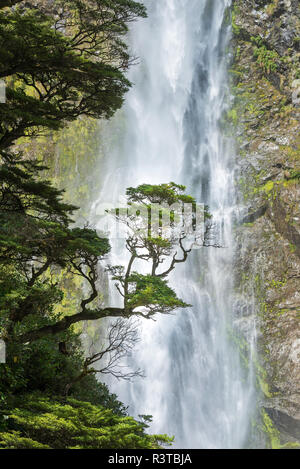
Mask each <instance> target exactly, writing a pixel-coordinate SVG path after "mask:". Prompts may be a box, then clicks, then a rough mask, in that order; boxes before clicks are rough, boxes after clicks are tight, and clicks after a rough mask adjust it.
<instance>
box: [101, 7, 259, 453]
mask: <svg viewBox="0 0 300 469" xmlns="http://www.w3.org/2000/svg"><path fill="white" fill-rule="evenodd" d="M144 3H145V4H146V6H147V7H148V18H147V19H145V20H142V21H139V22H138V23H137V24H136V25H134V27H132V28H131V32H130V44H131V48H132V51H133V53H134V54H135V55H136V56H137V57H138V58H139V63H138V65H136V66H134V67H133V68H132V69H131V72H130V79H131V81H132V82H133V87H132V89H131V91H130V92H129V93H128V95H127V99H126V103H125V106H124V108H123V110H122V111H121V112H120V113H119V114H118V115H117V116H116V117H115V118H114V119H113V120H112V121H111V123H110V124H109V126H108V128H109V132H111V133H115V138H114V140H112V139H111V138H110V148H109V151H108V152H107V158H106V166H105V177H104V180H103V184H102V191H101V194H100V196H99V199H98V200H97V201H96V202H95V204H94V210H95V207H96V206H97V203H98V202H101V201H107V200H108V197H110V199H111V200H116V198H117V197H118V195H119V194H124V192H125V188H126V187H127V186H137V185H138V184H141V183H150V184H151V183H152V184H156V183H162V182H170V181H174V182H176V183H179V184H184V185H186V186H187V192H188V193H190V194H191V195H193V196H195V197H196V198H197V201H198V202H199V203H205V204H208V205H209V207H210V210H211V212H212V213H213V215H214V219H215V221H216V223H217V225H218V228H219V230H218V231H219V233H220V239H221V243H222V245H223V246H224V247H223V248H222V249H216V248H203V249H200V250H196V251H193V252H192V254H191V256H190V258H189V260H188V262H186V263H185V264H184V265H183V264H182V265H179V266H178V268H177V269H176V272H175V273H174V274H173V275H172V277H171V279H170V283H171V285H172V287H174V288H175V289H176V292H177V293H178V295H179V296H180V297H181V298H183V299H184V300H185V301H187V302H188V303H190V304H192V305H193V306H192V307H191V308H189V309H185V310H182V311H180V310H179V311H177V312H176V314H175V315H172V316H166V317H165V316H164V317H162V316H161V317H157V320H156V322H153V321H146V320H145V321H142V322H141V326H140V335H141V341H140V343H139V345H138V346H137V348H136V349H135V351H134V354H133V355H132V357H129V359H128V364H129V366H132V367H133V368H135V367H138V368H139V367H140V368H142V369H144V370H145V374H146V377H145V379H139V380H137V381H136V382H134V383H128V382H112V383H111V387H112V389H113V391H114V392H116V393H117V394H118V395H119V397H120V399H121V400H122V401H123V402H124V403H125V404H127V405H129V410H130V413H131V414H133V415H135V416H137V415H139V414H151V415H153V424H152V426H151V428H150V430H151V431H152V432H158V433H161V432H163V433H168V434H169V435H174V436H175V445H174V446H175V447H178V448H242V447H245V445H246V444H247V437H248V432H249V427H250V414H251V406H252V402H253V386H252V381H251V372H249V370H248V371H247V370H244V369H243V367H242V365H241V360H240V356H239V350H238V347H237V346H235V345H234V341H232V339H231V334H232V333H233V332H232V331H233V329H234V326H233V324H234V320H235V319H236V314H237V312H236V311H235V312H234V311H233V310H234V286H233V276H234V251H235V245H234V236H233V228H232V226H233V221H232V220H233V218H234V216H235V210H236V196H235V190H234V187H235V183H234V165H235V158H234V145H233V143H232V141H231V140H230V139H229V138H226V137H225V136H224V135H223V133H222V130H221V127H220V119H221V117H222V116H223V113H224V111H225V110H226V106H227V105H228V98H229V91H228V86H227V81H228V79H227V65H228V52H227V50H228V46H229V41H230V24H229V23H230V22H229V21H228V8H229V7H230V4H231V1H230V0H156V1H153V0H147V1H145V2H144ZM118 257H119V256H118ZM116 263H117V264H120V259H119V258H118V261H117V262H116ZM112 295H113V293H112ZM112 299H113V297H112Z"/></svg>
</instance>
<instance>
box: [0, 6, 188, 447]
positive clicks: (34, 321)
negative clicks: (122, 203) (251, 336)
mask: <svg viewBox="0 0 300 469" xmlns="http://www.w3.org/2000/svg"><path fill="white" fill-rule="evenodd" d="M12 5H14V7H13V8H9V7H10V6H12ZM145 14H146V13H145V8H144V7H143V6H142V5H141V4H140V3H138V2H134V1H131V0H107V1H102V0H101V1H97V0H92V1H89V2H83V1H80V0H78V1H77V0H76V1H68V0H57V1H55V2H54V3H53V2H51V4H50V3H49V2H47V1H43V2H34V1H32V2H22V1H20V2H4V3H3V2H2V4H1V9H0V15H1V27H0V34H1V45H0V77H1V78H2V79H5V83H6V103H5V104H1V108H0V111H1V124H0V149H1V167H0V179H1V185H0V192H1V202H0V219H1V230H0V244H1V246H0V251H1V252H0V262H1V265H0V271H1V280H0V293H1V299H0V302H1V315H0V327H1V329H0V334H1V335H0V338H1V340H2V341H4V342H5V344H6V363H1V364H0V372H1V375H0V446H1V447H2V448H71V447H72V448H73V447H75V448H157V447H158V446H159V445H160V444H169V443H170V442H171V440H170V439H169V438H168V437H166V436H151V435H147V434H146V428H147V424H146V421H148V417H145V420H142V421H141V422H137V421H135V420H134V419H132V418H131V417H128V415H127V410H126V408H125V407H124V405H123V404H122V403H120V402H119V401H118V400H117V398H116V396H115V395H111V394H110V393H109V391H108V388H107V387H106V386H105V385H104V384H102V383H100V382H98V381H97V379H96V377H95V375H96V372H100V373H101V372H102V373H111V374H113V375H115V376H117V377H126V378H129V377H130V373H128V374H125V375H124V373H123V372H122V373H120V372H119V371H118V369H117V367H116V363H117V362H118V359H120V358H121V357H122V356H123V355H124V354H126V353H128V351H129V350H130V349H131V348H132V346H133V345H134V343H135V341H136V340H137V337H136V331H135V329H134V328H133V325H132V323H130V321H129V318H130V316H135V315H142V316H144V317H150V316H152V315H153V314H155V313H156V312H165V313H169V312H171V311H172V310H173V309H175V308H177V307H179V306H181V307H184V306H186V304H185V303H184V302H183V301H182V300H180V299H179V298H177V296H176V293H175V292H174V291H173V290H172V289H171V288H170V287H169V286H168V285H167V280H166V277H167V274H168V273H169V271H170V269H171V270H172V269H173V268H174V266H175V264H176V263H177V262H181V260H177V258H176V257H175V256H174V258H173V263H172V264H171V265H170V266H168V268H167V269H166V271H165V272H164V273H163V274H162V275H161V274H158V273H157V274H156V272H155V269H154V270H153V269H152V275H148V276H147V275H146V276H145V275H141V274H139V273H138V272H132V271H131V270H130V268H129V266H127V268H126V273H124V277H123V276H122V275H123V274H121V271H120V268H119V266H118V267H117V268H115V267H113V266H112V267H111V268H110V271H111V273H112V274H113V275H114V276H116V275H117V273H116V272H117V271H118V279H117V280H118V281H119V283H120V285H122V286H123V288H124V292H123V294H122V295H123V297H124V307H123V308H111V307H106V306H104V305H103V295H102V292H101V286H100V282H99V272H100V270H99V267H98V263H99V261H101V260H103V259H104V258H105V256H106V255H107V254H108V252H109V251H110V245H109V240H108V239H107V238H106V237H105V236H102V235H100V236H99V235H98V234H97V233H96V231H95V230H93V229H92V228H91V227H89V226H85V227H83V228H79V227H74V224H73V215H74V213H75V211H76V210H77V207H75V206H74V205H72V204H69V203H67V202H66V201H65V200H64V192H63V190H60V189H56V188H55V187H54V186H53V184H52V182H50V181H49V180H47V179H45V171H46V170H47V168H46V167H45V166H44V165H43V164H42V163H41V161H39V160H38V158H37V155H36V154H35V152H34V151H28V147H27V149H26V146H27V143H26V142H28V138H30V139H32V138H33V137H36V136H38V135H41V134H42V133H43V134H44V133H45V132H48V131H49V130H51V131H53V130H57V129H59V128H61V127H63V126H65V125H66V123H67V122H68V121H73V120H75V119H76V118H78V117H81V118H83V119H86V118H99V117H106V118H107V117H110V116H111V115H113V114H114V112H115V111H116V110H117V109H119V108H120V107H121V105H122V102H123V96H124V93H125V92H126V91H127V90H128V88H129V86H130V83H129V81H128V80H127V78H126V76H125V72H126V70H127V68H128V66H129V65H130V64H131V63H132V62H133V60H134V59H133V58H132V57H131V56H130V55H129V53H128V49H127V46H126V44H125V42H123V40H122V36H124V35H125V34H126V32H127V29H128V23H129V22H131V21H134V20H135V19H136V18H138V17H143V16H145ZM89 122H91V121H89ZM54 135H55V134H53V133H52V136H54ZM20 137H22V139H20ZM24 139H25V140H24ZM32 142H33V140H31V142H30V145H32V147H31V148H32V149H34V145H35V144H34V143H32ZM24 148H25V150H26V151H24ZM149 188H150V189H151V187H150V186H149ZM152 190H153V191H154V192H155V191H156V190H159V187H153V188H152ZM130 191H132V192H130ZM130 191H129V193H128V195H129V197H130V196H132V194H133V193H134V189H132V188H131V189H130ZM183 192H184V188H183V187H181V186H176V185H175V184H170V185H165V186H164V187H163V188H162V197H164V195H165V197H170V194H171V195H172V197H173V199H175V200H181V199H184V197H185V196H184V195H183ZM135 193H136V194H138V193H139V189H137V190H136V192H135ZM130 194H131V195H130ZM148 196H151V194H148ZM143 239H144V241H143ZM134 241H135V238H134V237H132V238H130V239H128V240H127V242H128V243H132V245H131V247H132V257H133V258H132V259H131V261H130V263H129V265H130V266H131V267H132V265H133V262H134V260H135V258H138V257H140V255H139V254H138V249H139V246H137V245H135V244H134ZM139 241H142V242H144V243H145V244H147V246H148V249H149V260H150V259H153V263H154V264H155V263H156V262H159V263H161V262H162V258H163V257H164V255H165V254H166V252H169V251H168V250H169V249H170V248H171V246H170V245H169V244H168V246H167V245H166V243H165V242H164V241H163V239H162V238H161V239H160V240H159V239H158V238H157V239H150V237H148V239H147V236H146V238H140V239H139ZM182 250H183V252H184V259H185V258H186V255H187V253H186V252H185V251H184V248H183V247H182ZM150 251H151V252H150ZM61 277H65V278H72V279H79V281H78V280H77V284H78V285H79V292H80V296H81V297H80V299H79V300H78V301H77V302H76V306H74V309H72V310H69V309H68V308H67V309H66V307H65V301H64V300H65V298H64V297H65V292H64V291H63V290H62V289H61V288H60V282H59V280H60V279H61ZM121 277H122V278H121ZM83 283H85V284H86V287H84V285H83ZM79 292H78V293H79ZM139 308H143V309H142V310H139ZM147 311H148V312H147ZM118 316H120V319H119V320H117V321H116V322H114V323H113V324H112V325H111V326H110V327H109V330H108V334H107V337H106V338H105V337H104V338H103V341H104V343H103V345H102V348H101V349H99V350H96V353H95V354H94V355H92V356H90V357H87V356H86V355H85V354H84V352H83V349H82V344H81V337H80V333H79V332H78V330H77V331H76V330H75V329H74V327H73V324H76V323H80V322H82V321H86V320H96V319H99V318H104V317H114V318H115V317H118ZM104 356H105V357H109V359H108V364H107V363H106V364H103V365H102V362H101V365H99V362H100V361H101V360H102V359H103V357H104ZM136 373H137V374H139V372H138V371H137V372H136ZM134 374H135V373H134ZM69 396H72V397H69ZM142 419H143V418H142Z"/></svg>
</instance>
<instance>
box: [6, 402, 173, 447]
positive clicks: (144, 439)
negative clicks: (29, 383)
mask: <svg viewBox="0 0 300 469" xmlns="http://www.w3.org/2000/svg"><path fill="white" fill-rule="evenodd" d="M14 406H15V408H14V409H12V410H8V411H4V412H5V415H6V419H7V420H6V425H5V426H6V429H4V428H3V430H4V431H2V433H0V447H2V448H6V449H22V448H44V449H45V448H50V449H51V448H52V449H103V448H105V449H121V448H126V449H138V448H143V449H151V448H159V447H160V445H161V444H170V443H171V441H172V439H170V438H169V437H167V436H166V435H147V434H146V433H145V428H146V425H145V424H144V423H142V422H137V421H136V420H134V419H133V418H132V417H128V416H126V417H124V416H123V417H122V416H118V415H116V414H114V413H113V412H112V411H111V410H110V409H105V408H103V407H101V406H95V405H92V404H91V403H88V402H82V401H77V400H75V399H71V398H69V399H66V400H65V401H62V400H61V399H60V400H54V399H49V398H47V397H44V396H43V397H41V396H39V395H37V394H33V395H26V396H24V397H22V399H21V400H20V399H19V402H18V400H16V401H15V403H14ZM2 413H3V412H2Z"/></svg>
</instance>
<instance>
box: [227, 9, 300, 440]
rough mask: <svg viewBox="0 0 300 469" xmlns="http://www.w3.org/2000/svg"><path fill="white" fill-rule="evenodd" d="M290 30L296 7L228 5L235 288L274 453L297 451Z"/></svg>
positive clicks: (297, 275)
mask: <svg viewBox="0 0 300 469" xmlns="http://www.w3.org/2000/svg"><path fill="white" fill-rule="evenodd" d="M299 28H300V7H299V1H298V0H273V1H265V0H235V1H234V5H233V31H234V39H233V42H234V50H235V57H234V63H233V66H232V69H231V76H232V88H233V94H234V97H235V98H234V103H233V107H232V109H231V111H230V113H229V116H228V118H229V119H231V121H232V123H233V124H234V126H235V128H236V129H237V132H238V142H239V161H238V167H239V170H238V172H239V176H238V182H239V186H240V189H241V191H240V192H241V194H242V195H243V203H245V202H246V207H247V210H246V211H245V213H244V214H243V215H242V219H243V225H242V226H240V227H239V228H238V230H237V232H238V240H239V245H240V250H239V259H238V265H239V269H240V271H239V272H238V275H237V284H238V286H239V288H240V289H243V291H245V290H247V291H248V293H251V290H252V291H254V295H255V297H256V302H257V304H258V305H259V308H258V309H259V313H258V320H257V330H258V351H259V356H260V363H261V364H262V367H261V369H263V373H262V374H263V378H262V377H260V380H259V381H260V382H261V388H262V391H263V394H264V398H263V399H262V406H261V407H262V414H263V415H264V416H265V418H264V421H265V422H264V423H265V427H266V426H269V427H270V426H271V428H272V431H271V433H272V435H273V437H272V435H271V436H270V445H271V446H273V447H275V446H276V445H277V446H278V445H279V446H281V445H286V447H296V446H297V445H296V442H299V443H300V206H299V201H300V136H299V126H300V123H299V117H300V70H299V59H300V53H299V51H300V30H299ZM241 279H242V280H241ZM266 421H267V423H268V425H266ZM265 430H266V431H268V432H269V433H270V428H265ZM274 432H275V433H274ZM274 434H276V435H277V437H276V441H277V443H276V444H275V443H274ZM291 442H294V443H292V444H291Z"/></svg>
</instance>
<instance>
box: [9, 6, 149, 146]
mask: <svg viewBox="0 0 300 469" xmlns="http://www.w3.org/2000/svg"><path fill="white" fill-rule="evenodd" d="M21 3H22V5H20V6H19V7H17V8H15V9H13V10H11V11H7V10H0V37H1V41H0V78H2V79H5V80H6V84H7V90H6V95H7V102H6V105H5V106H1V125H0V148H2V149H5V148H6V147H8V146H9V145H11V144H12V143H13V142H15V141H16V140H17V139H18V138H20V137H22V136H35V135H38V134H40V133H41V131H42V130H43V129H45V128H47V129H58V128H60V127H62V126H63V125H64V124H65V122H66V121H72V120H74V119H76V118H77V117H78V116H80V115H86V116H91V117H95V118H100V117H105V118H109V117H111V116H112V115H113V114H114V112H115V111H116V110H117V109H119V108H120V107H121V106H122V103H123V96H124V94H125V93H126V92H127V91H128V89H129V87H130V82H129V81H128V79H127V78H126V77H125V75H124V71H125V70H126V69H127V68H128V65H129V64H130V56H129V54H128V50H127V46H126V44H125V42H123V41H122V40H121V39H120V38H121V37H122V35H124V34H125V33H126V32H127V23H128V22H130V21H133V20H134V19H136V18H137V17H138V16H145V9H144V7H143V6H142V5H141V4H140V3H137V2H134V1H131V0H127V1H124V0H106V1H102V0H101V2H100V1H99V0H93V1H90V2H82V1H80V0H76V1H72V2H71V1H69V0H58V1H56V2H55V5H54V6H52V8H50V9H49V8H48V9H47V8H45V7H42V6H41V7H40V8H34V7H33V5H30V2H29V3H28V2H26V3H25V2H24V4H23V2H21ZM28 6H29V8H28Z"/></svg>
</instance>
